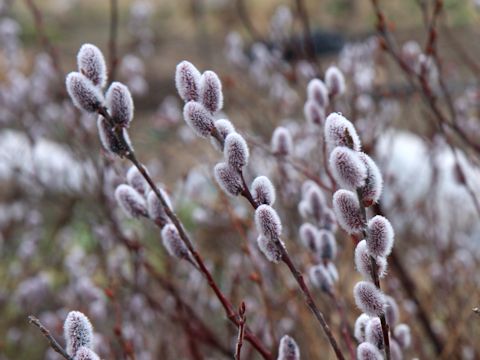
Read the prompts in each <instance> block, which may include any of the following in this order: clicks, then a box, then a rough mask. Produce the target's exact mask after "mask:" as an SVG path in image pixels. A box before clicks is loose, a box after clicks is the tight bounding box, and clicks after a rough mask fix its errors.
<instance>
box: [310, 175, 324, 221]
mask: <svg viewBox="0 0 480 360" xmlns="http://www.w3.org/2000/svg"><path fill="white" fill-rule="evenodd" d="M305 200H306V202H307V204H308V209H309V214H310V215H311V216H312V217H313V218H314V219H315V220H316V221H317V222H321V221H322V217H323V214H324V211H325V208H326V202H325V195H324V194H323V192H322V190H321V189H320V188H319V187H318V186H317V185H316V184H315V186H310V187H309V189H308V190H307V193H306V194H305Z"/></svg>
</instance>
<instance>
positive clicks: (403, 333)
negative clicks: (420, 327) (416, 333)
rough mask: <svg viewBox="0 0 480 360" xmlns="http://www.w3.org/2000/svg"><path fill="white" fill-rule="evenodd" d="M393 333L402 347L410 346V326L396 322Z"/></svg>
mask: <svg viewBox="0 0 480 360" xmlns="http://www.w3.org/2000/svg"><path fill="white" fill-rule="evenodd" d="M393 333H394V334H395V339H397V341H398V344H399V345H400V346H401V348H402V349H407V348H408V347H410V344H411V343H412V334H411V332H410V327H409V326H408V325H407V324H398V325H397V326H395V330H394V331H393Z"/></svg>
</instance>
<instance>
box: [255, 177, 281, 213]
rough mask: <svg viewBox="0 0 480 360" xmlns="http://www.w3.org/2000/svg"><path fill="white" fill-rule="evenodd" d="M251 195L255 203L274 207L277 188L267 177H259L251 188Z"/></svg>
mask: <svg viewBox="0 0 480 360" xmlns="http://www.w3.org/2000/svg"><path fill="white" fill-rule="evenodd" d="M251 188H252V189H251V193H252V196H253V199H254V200H255V202H256V203H257V204H259V205H261V204H265V205H270V206H272V205H273V203H274V202H275V187H274V186H273V184H272V182H271V181H270V179H269V178H268V177H266V176H257V177H256V178H255V179H254V180H253V182H252V186H251Z"/></svg>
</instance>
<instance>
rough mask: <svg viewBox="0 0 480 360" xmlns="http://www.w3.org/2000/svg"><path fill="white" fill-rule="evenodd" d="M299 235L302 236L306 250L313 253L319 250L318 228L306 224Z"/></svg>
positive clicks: (301, 227)
mask: <svg viewBox="0 0 480 360" xmlns="http://www.w3.org/2000/svg"><path fill="white" fill-rule="evenodd" d="M298 233H299V236H300V241H301V242H302V244H303V245H304V246H305V247H306V248H308V249H310V251H312V252H314V251H316V250H317V242H318V238H319V237H318V231H317V228H316V227H315V226H314V225H312V224H310V223H304V224H302V225H301V226H300V229H299V231H298Z"/></svg>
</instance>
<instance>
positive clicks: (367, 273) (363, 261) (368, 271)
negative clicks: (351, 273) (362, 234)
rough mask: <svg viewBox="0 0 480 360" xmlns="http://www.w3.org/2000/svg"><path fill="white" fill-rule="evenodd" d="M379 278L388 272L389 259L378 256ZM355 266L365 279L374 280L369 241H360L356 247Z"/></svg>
mask: <svg viewBox="0 0 480 360" xmlns="http://www.w3.org/2000/svg"><path fill="white" fill-rule="evenodd" d="M375 263H376V264H377V274H378V278H379V279H381V278H383V277H385V275H386V273H387V260H386V259H385V258H376V259H375ZM355 268H356V269H357V271H358V272H359V273H360V274H362V276H363V277H364V278H365V280H373V276H372V266H371V260H370V254H369V252H368V249H367V241H366V240H362V241H360V242H359V243H358V244H357V246H356V247H355Z"/></svg>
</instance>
